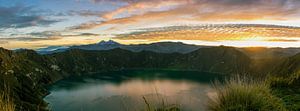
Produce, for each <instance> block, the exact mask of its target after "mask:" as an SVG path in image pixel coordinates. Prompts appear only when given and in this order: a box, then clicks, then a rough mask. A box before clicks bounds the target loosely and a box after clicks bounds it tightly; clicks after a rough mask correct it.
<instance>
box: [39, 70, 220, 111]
mask: <svg viewBox="0 0 300 111" xmlns="http://www.w3.org/2000/svg"><path fill="white" fill-rule="evenodd" d="M222 78H223V77H222V76H220V75H217V74H212V73H205V72H195V71H157V70H134V71H117V72H107V73H99V74H95V75H92V76H84V77H73V78H68V79H64V80H61V81H59V82H57V83H55V84H53V85H52V86H50V87H49V88H48V89H49V91H50V92H51V94H50V95H48V96H46V97H45V98H44V99H45V100H46V101H47V102H48V103H49V106H50V108H51V109H52V110H53V111H142V110H143V109H145V108H146V102H145V100H146V101H147V103H148V104H149V105H150V106H152V107H156V108H159V107H161V106H162V105H164V106H166V107H173V106H176V107H179V108H180V109H181V110H183V111H202V110H205V109H206V108H205V104H207V100H208V96H209V95H212V94H214V90H213V88H212V87H211V83H212V82H213V81H214V80H216V79H219V80H220V79H222Z"/></svg>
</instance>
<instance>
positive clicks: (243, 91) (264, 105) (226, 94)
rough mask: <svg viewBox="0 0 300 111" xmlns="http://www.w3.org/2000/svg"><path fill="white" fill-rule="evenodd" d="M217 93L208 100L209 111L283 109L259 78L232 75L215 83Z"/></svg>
mask: <svg viewBox="0 0 300 111" xmlns="http://www.w3.org/2000/svg"><path fill="white" fill-rule="evenodd" d="M215 89H216V92H217V95H216V96H215V97H212V98H211V99H210V101H209V104H208V108H209V110H211V111H285V110H286V109H285V108H284V105H283V103H282V102H281V100H280V99H279V98H277V97H275V96H273V95H272V92H271V89H270V87H269V85H268V84H267V83H266V82H264V81H260V80H254V79H249V78H246V77H234V78H231V79H229V80H226V81H225V82H224V85H222V84H220V83H216V84H215Z"/></svg>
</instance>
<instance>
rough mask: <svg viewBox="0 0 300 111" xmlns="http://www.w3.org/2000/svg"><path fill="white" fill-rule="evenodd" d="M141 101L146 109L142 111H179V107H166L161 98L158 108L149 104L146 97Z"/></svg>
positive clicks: (174, 105)
mask: <svg viewBox="0 0 300 111" xmlns="http://www.w3.org/2000/svg"><path fill="white" fill-rule="evenodd" d="M143 99H144V102H145V104H146V108H145V109H144V110H143V111H180V107H179V106H178V105H176V104H173V105H168V104H166V102H165V100H164V99H163V98H161V99H162V102H161V103H160V104H159V106H158V107H157V106H155V105H152V104H150V103H149V101H148V100H147V99H146V97H143Z"/></svg>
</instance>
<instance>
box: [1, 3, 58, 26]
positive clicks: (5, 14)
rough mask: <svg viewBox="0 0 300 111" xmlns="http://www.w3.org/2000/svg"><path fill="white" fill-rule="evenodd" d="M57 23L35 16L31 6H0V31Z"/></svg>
mask: <svg viewBox="0 0 300 111" xmlns="http://www.w3.org/2000/svg"><path fill="white" fill-rule="evenodd" d="M59 21H60V20H53V19H48V18H47V17H45V16H40V15H37V14H36V12H35V10H34V7H31V6H23V5H15V6H12V7H4V6H0V29H7V28H25V27H31V26H48V25H50V24H53V23H56V22H59Z"/></svg>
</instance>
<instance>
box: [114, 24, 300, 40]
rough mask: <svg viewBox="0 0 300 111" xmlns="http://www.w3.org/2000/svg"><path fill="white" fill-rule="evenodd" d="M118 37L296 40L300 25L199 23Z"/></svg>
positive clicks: (142, 38)
mask: <svg viewBox="0 0 300 111" xmlns="http://www.w3.org/2000/svg"><path fill="white" fill-rule="evenodd" d="M117 38H118V39H122V40H152V41H153V40H156V41H157V40H202V41H224V40H233V41H273V42H275V41H276V42H296V41H299V40H300V27H289V26H278V25H260V24H217V25H216V24H215V25H202V26H173V27H162V28H146V29H141V31H138V32H132V33H129V34H120V35H118V36H117Z"/></svg>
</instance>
